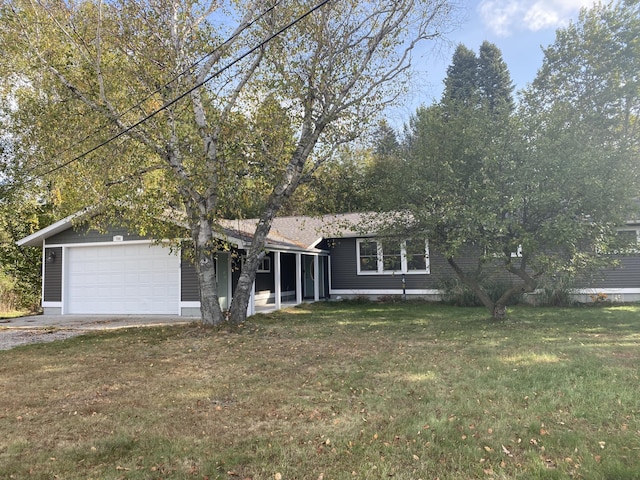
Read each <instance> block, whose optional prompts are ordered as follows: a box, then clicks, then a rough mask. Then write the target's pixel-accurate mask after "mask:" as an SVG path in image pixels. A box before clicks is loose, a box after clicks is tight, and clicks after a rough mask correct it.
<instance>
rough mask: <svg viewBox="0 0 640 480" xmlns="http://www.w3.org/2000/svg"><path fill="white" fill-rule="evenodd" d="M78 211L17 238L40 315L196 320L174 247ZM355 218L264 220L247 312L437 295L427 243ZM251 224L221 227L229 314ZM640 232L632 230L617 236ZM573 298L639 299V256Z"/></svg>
mask: <svg viewBox="0 0 640 480" xmlns="http://www.w3.org/2000/svg"><path fill="white" fill-rule="evenodd" d="M82 215H83V214H81V213H78V214H75V215H71V216H69V217H67V218H65V219H62V220H60V221H58V222H56V223H54V224H52V225H50V226H48V227H46V228H43V229H42V230H39V231H37V232H35V233H33V234H32V235H29V236H28V237H25V238H23V239H21V240H20V241H18V245H20V246H36V247H41V248H42V259H43V261H42V307H43V310H44V312H45V313H46V314H61V315H65V314H165V315H182V316H199V307H200V303H199V291H198V282H197V277H196V273H195V268H194V266H193V264H192V263H191V261H190V260H189V259H188V256H187V255H185V254H184V252H182V251H180V249H177V248H175V245H169V243H168V242H158V241H156V240H155V239H153V238H149V237H146V236H143V235H138V234H135V233H132V232H130V231H128V230H127V229H126V228H122V227H119V226H112V227H109V228H107V229H106V231H98V230H94V229H91V228H89V227H87V226H86V224H83V223H82V222H78V220H79V219H80V218H81V217H82ZM360 219H361V215H359V214H342V215H325V216H322V217H282V218H276V219H275V220H274V222H273V226H272V229H271V233H270V234H269V236H268V239H267V244H266V252H267V253H266V255H265V257H264V259H263V261H262V264H261V265H260V268H259V269H258V273H257V276H256V281H255V284H254V290H253V294H252V299H251V302H250V305H249V312H248V313H249V314H252V313H254V312H255V311H256V309H260V308H261V307H264V306H269V307H270V308H273V309H279V308H281V306H282V305H283V304H298V303H301V302H303V301H318V300H320V299H328V298H333V299H336V298H353V297H360V296H366V297H369V298H376V297H381V296H389V295H394V296H399V295H406V296H407V297H408V298H409V297H422V298H427V299H432V300H438V299H440V298H441V296H442V293H443V291H442V290H441V287H442V282H443V280H446V279H451V278H452V277H453V276H454V272H453V270H452V269H451V267H450V266H449V264H448V263H447V261H446V259H445V258H444V257H443V256H442V255H441V254H439V253H438V252H435V251H430V248H429V244H428V241H427V240H426V239H425V240H424V242H423V241H405V242H399V241H395V240H394V241H391V240H381V239H378V238H376V237H375V235H373V234H372V235H369V234H363V233H359V232H358V228H356V227H355V225H357V224H358V223H359V220H360ZM255 224H256V221H255V220H236V221H231V220H230V221H226V222H224V224H223V227H224V230H223V232H222V234H221V237H223V239H224V240H225V241H227V242H228V243H229V244H231V245H232V248H231V250H229V251H221V252H219V253H218V255H217V259H216V268H217V274H218V284H219V285H218V289H219V290H218V295H219V298H220V302H221V307H222V308H223V309H226V308H228V306H229V303H230V301H231V295H232V292H233V286H234V284H235V282H236V281H237V276H238V275H239V266H240V262H241V261H242V254H243V252H244V251H245V250H246V248H247V247H248V245H250V243H251V239H252V232H253V230H254V227H255ZM624 230H625V231H627V232H629V233H632V232H633V233H635V235H636V236H639V235H640V224H629V225H628V226H627V227H625V229H624ZM619 261H620V266H619V267H617V268H611V269H607V270H603V271H601V274H600V275H598V276H597V280H596V282H597V283H596V284H594V285H595V286H591V285H584V288H583V289H581V290H580V291H578V292H577V294H578V295H579V298H580V299H582V300H584V301H590V298H591V296H593V295H594V294H598V293H600V294H604V295H606V296H607V298H608V299H610V300H612V301H621V302H622V301H638V300H640V255H626V256H620V257H619Z"/></svg>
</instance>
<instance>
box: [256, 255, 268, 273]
mask: <svg viewBox="0 0 640 480" xmlns="http://www.w3.org/2000/svg"><path fill="white" fill-rule="evenodd" d="M257 272H258V273H271V257H268V256H265V257H264V258H263V259H262V261H261V262H260V264H259V265H258V270H257Z"/></svg>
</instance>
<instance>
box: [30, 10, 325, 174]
mask: <svg viewBox="0 0 640 480" xmlns="http://www.w3.org/2000/svg"><path fill="white" fill-rule="evenodd" d="M330 1H331V0H322V1H321V2H320V3H318V4H317V5H315V6H314V7H312V8H311V9H309V10H307V11H306V12H305V13H303V14H302V15H300V16H299V17H298V18H296V19H295V20H293V21H291V22H289V23H288V24H287V25H286V26H284V27H282V28H281V29H280V30H278V31H277V32H275V33H273V34H271V35H269V36H268V37H267V38H266V39H265V40H263V41H262V42H260V43H259V44H257V45H256V46H254V47H252V48H250V49H249V50H247V51H246V52H245V53H243V54H242V55H240V56H239V57H237V58H236V59H235V60H232V61H231V62H229V63H228V64H227V65H225V66H224V67H222V68H220V69H219V70H217V71H216V72H214V73H212V74H211V75H209V76H208V77H207V78H205V79H204V80H203V81H201V82H198V83H197V84H195V85H194V86H193V87H191V88H190V89H188V90H187V91H186V92H184V93H182V94H180V95H178V96H177V97H176V98H174V99H173V100H170V101H169V102H167V103H166V104H164V105H162V106H161V107H159V108H158V109H156V110H154V111H153V112H151V113H150V114H148V115H146V116H145V117H144V118H142V119H140V120H138V121H137V122H135V123H134V124H132V125H131V126H129V127H127V128H125V129H123V130H121V131H120V132H118V133H117V134H115V135H113V136H111V137H109V138H108V139H107V140H105V141H103V142H101V143H100V144H98V145H96V146H95V147H93V148H90V149H89V150H87V151H85V152H84V153H81V154H80V155H78V156H76V157H74V158H72V159H70V160H68V161H66V162H64V163H62V164H61V165H58V166H56V167H54V168H52V169H50V170H48V171H46V172H45V173H43V174H41V175H37V176H35V177H34V178H42V177H45V176H47V175H50V174H52V173H54V172H57V171H58V170H61V169H63V168H65V167H67V166H69V165H71V164H72V163H75V162H77V161H78V160H81V159H82V158H84V157H86V156H87V155H89V154H91V153H93V152H95V151H96V150H99V149H100V148H102V147H104V146H106V145H107V144H109V143H111V142H113V141H114V140H117V139H118V138H120V137H122V136H123V135H126V134H127V133H129V132H130V131H131V130H133V129H134V128H136V127H138V126H140V125H141V124H143V123H144V122H146V121H147V120H149V119H151V118H153V117H154V116H156V115H157V114H158V113H160V112H162V111H163V110H166V109H167V108H169V107H170V106H171V105H174V104H175V103H177V102H179V101H180V100H182V99H183V98H184V97H186V96H187V95H189V94H190V93H191V92H193V91H194V90H196V89H198V88H200V87H202V86H203V85H205V84H206V83H207V82H209V81H210V80H212V79H213V78H215V77H217V76H218V75H221V74H222V73H224V72H225V71H226V70H228V69H230V68H231V67H232V66H234V65H235V64H237V63H238V62H240V61H242V60H243V59H244V58H246V57H248V56H249V55H251V54H252V53H253V52H255V51H256V50H258V49H260V48H262V47H264V46H265V45H267V44H268V43H269V42H271V41H272V40H273V39H274V38H276V37H277V36H279V35H281V34H282V33H284V32H286V31H287V30H288V29H289V28H291V27H293V26H294V25H296V24H297V23H298V22H300V21H302V20H303V19H305V18H306V17H308V16H309V15H311V14H312V13H314V12H315V11H316V10H319V9H320V8H322V7H323V6H324V5H326V4H327V3H329V2H330Z"/></svg>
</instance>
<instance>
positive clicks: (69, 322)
mask: <svg viewBox="0 0 640 480" xmlns="http://www.w3.org/2000/svg"><path fill="white" fill-rule="evenodd" d="M198 320H199V318H197V317H179V316H177V315H34V316H32V317H19V318H8V319H0V329H3V328H10V329H14V328H16V329H22V328H28V329H34V328H48V329H51V328H62V329H65V330H74V329H77V330H104V329H113V328H124V327H140V326H150V325H166V324H173V325H176V324H184V323H191V322H195V321H198Z"/></svg>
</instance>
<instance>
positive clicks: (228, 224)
mask: <svg viewBox="0 0 640 480" xmlns="http://www.w3.org/2000/svg"><path fill="white" fill-rule="evenodd" d="M363 217H364V214H360V213H346V214H332V215H323V216H317V217H315V216H314V217H310V216H309V217H307V216H299V217H276V218H274V220H273V223H272V225H271V231H270V232H269V235H268V236H267V247H271V248H278V247H281V248H297V249H305V250H308V249H314V248H316V246H317V245H318V243H319V242H320V241H321V240H322V239H323V238H338V237H348V236H355V235H357V233H358V224H359V223H360V222H361V220H362V219H363ZM257 223H258V220H257V219H248V220H223V221H222V222H221V226H222V227H223V228H224V229H225V234H226V235H227V236H228V237H230V238H236V239H239V240H242V241H243V242H246V243H251V240H252V238H253V233H254V232H255V228H256V225H257Z"/></svg>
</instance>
